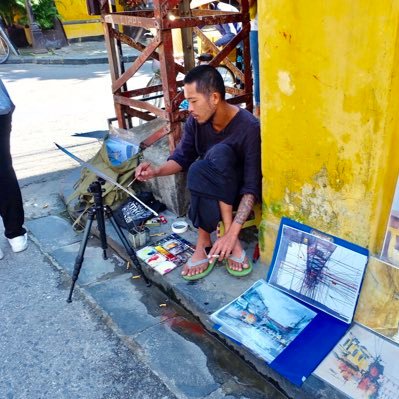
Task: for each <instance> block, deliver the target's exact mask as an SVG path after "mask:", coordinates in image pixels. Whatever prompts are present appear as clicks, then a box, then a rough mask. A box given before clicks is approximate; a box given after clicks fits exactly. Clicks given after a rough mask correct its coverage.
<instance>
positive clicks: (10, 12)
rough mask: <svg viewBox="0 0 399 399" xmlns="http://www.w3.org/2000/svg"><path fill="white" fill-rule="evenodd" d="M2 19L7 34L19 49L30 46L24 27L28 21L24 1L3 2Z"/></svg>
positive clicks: (0, 5) (6, 0) (0, 3)
mask: <svg viewBox="0 0 399 399" xmlns="http://www.w3.org/2000/svg"><path fill="white" fill-rule="evenodd" d="M0 17H1V19H2V21H3V23H4V25H5V27H6V29H7V33H8V35H9V37H10V39H11V41H12V42H13V44H14V45H15V46H17V47H26V46H28V44H29V43H28V41H27V40H26V35H25V28H24V25H25V24H26V21H27V16H26V9H25V1H24V0H1V2H0Z"/></svg>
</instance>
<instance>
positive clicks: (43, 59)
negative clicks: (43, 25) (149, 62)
mask: <svg viewBox="0 0 399 399" xmlns="http://www.w3.org/2000/svg"><path fill="white" fill-rule="evenodd" d="M19 52H20V55H14V54H10V57H9V58H8V60H7V62H6V63H7V64H65V65H82V64H106V63H108V55H107V49H106V46H105V42H104V40H93V41H82V42H73V43H70V44H69V46H67V47H62V48H60V49H54V50H49V51H48V52H47V53H43V54H35V53H34V51H33V50H32V48H30V47H29V48H20V49H19ZM122 54H123V60H124V61H125V62H132V61H134V60H135V59H136V57H137V55H138V54H139V52H138V51H136V50H135V49H133V48H131V47H129V46H127V45H125V44H122Z"/></svg>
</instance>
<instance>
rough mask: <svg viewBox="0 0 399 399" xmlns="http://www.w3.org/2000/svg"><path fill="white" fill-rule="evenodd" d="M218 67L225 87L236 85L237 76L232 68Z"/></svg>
mask: <svg viewBox="0 0 399 399" xmlns="http://www.w3.org/2000/svg"><path fill="white" fill-rule="evenodd" d="M216 69H217V70H218V72H219V73H220V74H221V75H222V78H223V82H224V85H225V87H235V85H236V78H235V76H234V73H233V72H231V70H230V69H229V68H227V66H224V65H218V66H217V67H216Z"/></svg>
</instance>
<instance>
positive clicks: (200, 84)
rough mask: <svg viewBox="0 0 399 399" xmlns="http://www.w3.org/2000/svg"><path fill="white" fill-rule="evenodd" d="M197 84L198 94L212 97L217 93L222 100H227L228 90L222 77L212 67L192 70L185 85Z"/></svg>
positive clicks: (185, 80)
mask: <svg viewBox="0 0 399 399" xmlns="http://www.w3.org/2000/svg"><path fill="white" fill-rule="evenodd" d="M194 82H195V83H196V84H197V91H198V93H201V94H204V95H206V96H208V97H209V96H210V95H211V94H212V93H214V92H216V93H219V94H220V97H221V99H222V100H224V99H225V95H226V89H225V87H224V82H223V78H222V75H221V74H220V73H219V71H218V70H217V69H216V68H214V67H213V66H210V65H198V66H196V67H195V68H193V69H191V70H190V71H189V72H188V73H187V75H186V76H185V78H184V84H190V83H194Z"/></svg>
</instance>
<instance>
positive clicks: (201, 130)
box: [168, 108, 261, 201]
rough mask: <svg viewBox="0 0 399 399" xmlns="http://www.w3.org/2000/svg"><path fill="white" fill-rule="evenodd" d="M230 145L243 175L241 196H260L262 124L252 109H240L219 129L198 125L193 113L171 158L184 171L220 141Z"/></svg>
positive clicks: (208, 125) (209, 125) (205, 124)
mask: <svg viewBox="0 0 399 399" xmlns="http://www.w3.org/2000/svg"><path fill="white" fill-rule="evenodd" d="M222 142H223V143H225V144H228V145H229V146H230V147H231V148H233V150H234V152H235V154H236V157H237V167H238V168H239V172H240V173H239V174H240V176H242V177H241V182H240V183H241V184H240V187H241V188H240V195H243V194H253V195H255V197H256V199H257V200H258V201H259V200H260V198H261V162H260V159H261V158H260V156H261V155H260V154H261V148H260V125H259V120H258V119H257V118H255V117H254V116H253V115H252V114H251V113H250V112H248V111H247V110H245V109H242V108H240V110H239V111H238V112H237V114H236V115H235V116H234V117H233V119H232V120H231V121H230V123H229V124H228V125H227V126H226V127H225V128H224V129H223V130H222V131H220V132H216V131H215V130H214V129H213V127H212V123H211V122H207V123H204V124H199V123H198V122H197V121H196V120H195V119H194V118H193V117H192V116H190V117H189V118H188V119H187V122H186V124H185V126H184V133H183V137H182V139H181V141H180V142H179V144H178V145H177V147H176V149H175V151H174V152H173V154H172V155H171V156H170V157H169V158H168V159H171V160H174V161H175V162H177V163H178V164H179V165H180V166H181V167H182V168H183V170H187V169H188V168H189V167H190V165H191V164H192V163H193V162H194V161H195V160H197V159H198V158H199V159H203V158H204V156H205V154H206V152H207V151H208V150H209V149H210V148H211V147H213V146H214V145H215V144H218V143H222Z"/></svg>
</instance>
